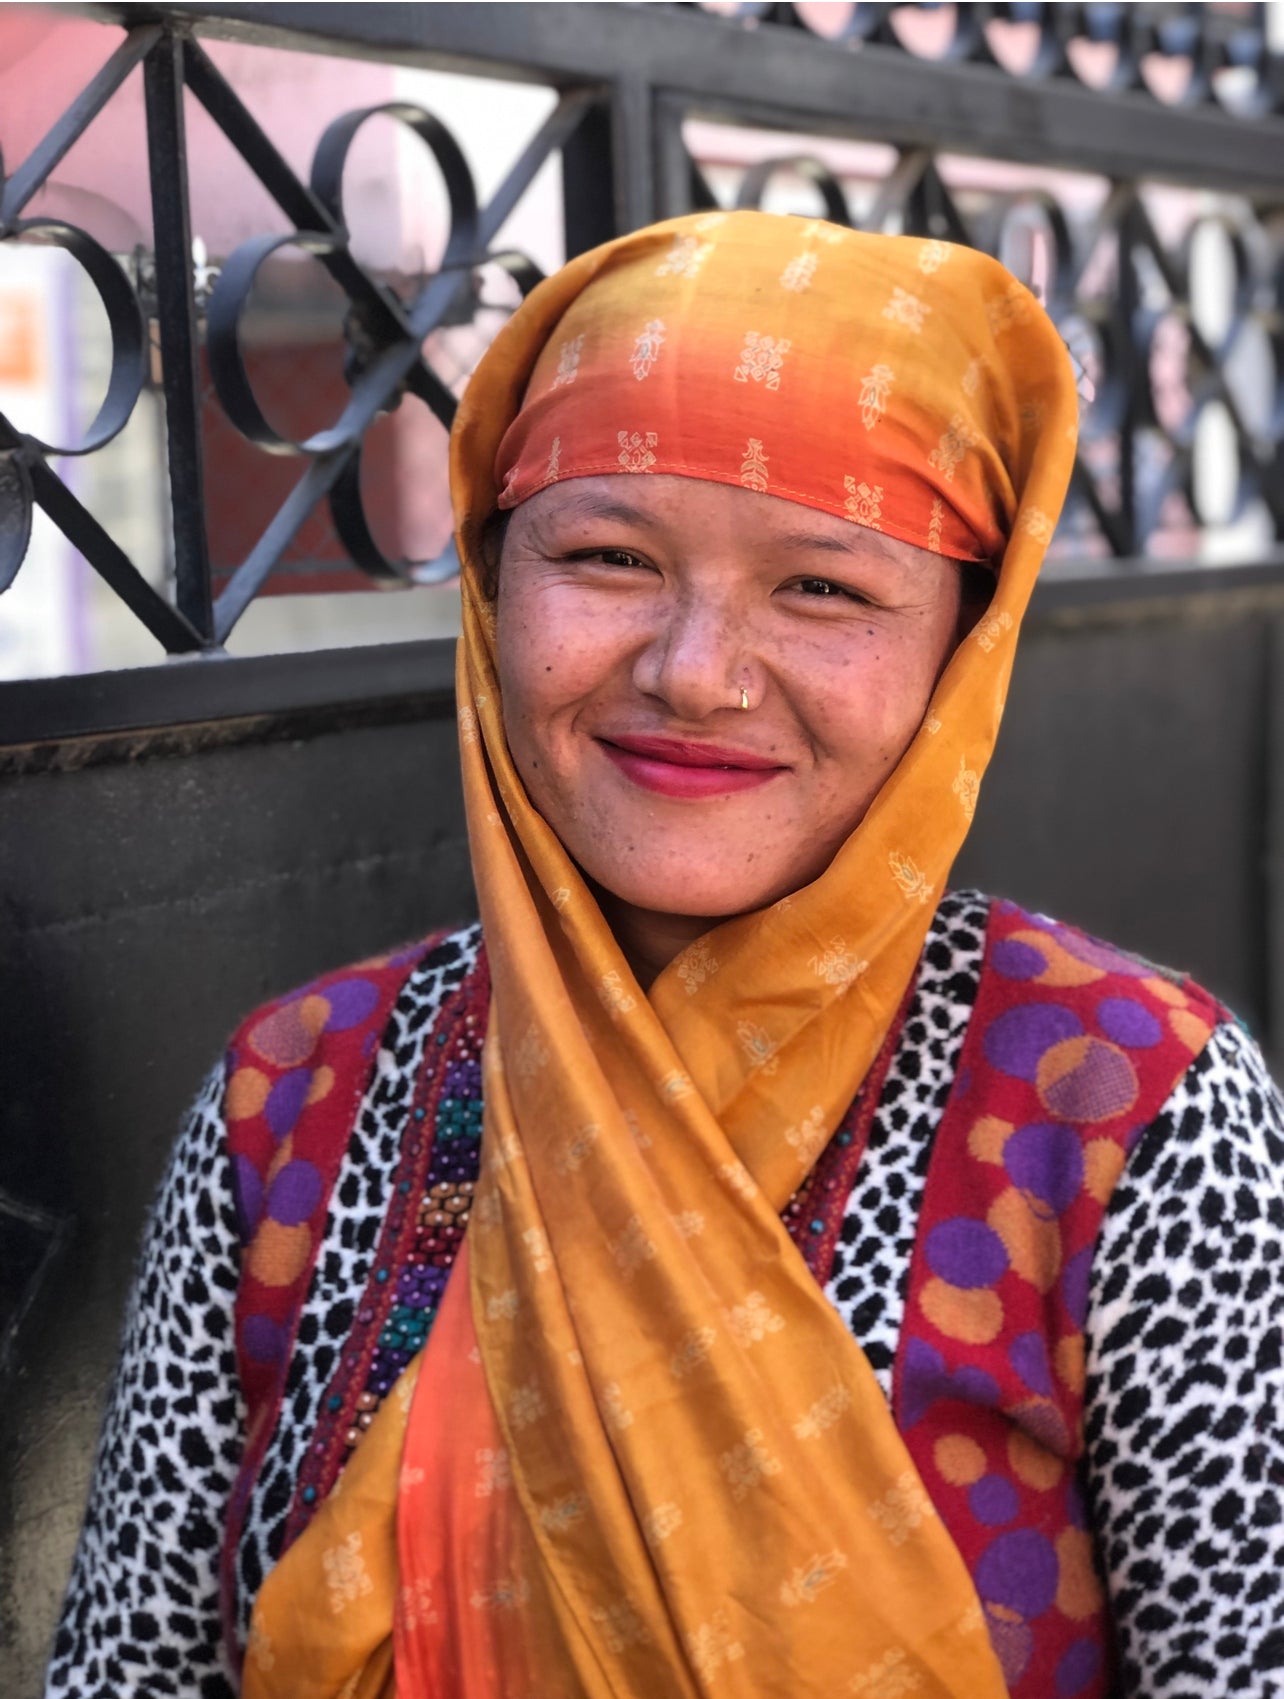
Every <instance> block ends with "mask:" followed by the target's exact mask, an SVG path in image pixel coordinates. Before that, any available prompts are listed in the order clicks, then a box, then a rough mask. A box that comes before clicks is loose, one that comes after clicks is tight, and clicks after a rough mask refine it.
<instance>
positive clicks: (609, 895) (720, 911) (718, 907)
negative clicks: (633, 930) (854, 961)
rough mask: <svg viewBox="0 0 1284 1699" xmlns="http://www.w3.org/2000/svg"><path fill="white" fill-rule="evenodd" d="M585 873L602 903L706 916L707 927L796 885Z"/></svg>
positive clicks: (687, 916) (750, 909) (689, 916)
mask: <svg viewBox="0 0 1284 1699" xmlns="http://www.w3.org/2000/svg"><path fill="white" fill-rule="evenodd" d="M589 877H590V878H591V879H592V880H593V883H594V884H595V885H596V886H597V889H598V892H599V894H600V896H601V898H602V899H603V906H604V907H606V908H608V909H609V908H610V907H611V906H613V905H614V904H624V905H625V906H627V907H628V908H632V909H640V910H642V911H644V912H646V913H648V914H664V915H673V916H675V917H678V916H681V917H683V918H685V919H692V920H696V919H698V920H707V921H708V922H709V925H710V926H711V927H713V926H716V925H718V923H719V922H720V921H723V920H730V919H731V918H732V917H733V916H735V915H738V914H749V913H751V912H753V911H754V910H755V909H760V908H765V907H766V906H767V905H768V903H772V902H775V901H776V900H777V899H778V898H780V897H782V896H784V895H786V894H787V892H788V891H790V890H793V889H796V888H797V887H796V885H794V884H791V883H790V882H789V881H787V880H786V881H773V882H771V883H761V884H760V883H758V882H750V881H746V880H745V879H743V878H737V879H734V880H708V879H701V878H699V877H697V876H695V875H692V876H691V877H689V878H683V877H681V876H676V877H674V878H666V879H647V878H641V879H621V878H620V877H619V875H618V872H617V873H613V874H612V875H611V876H610V880H609V883H608V881H607V880H605V879H600V878H597V877H595V876H594V875H593V874H592V872H591V871H590V873H589Z"/></svg>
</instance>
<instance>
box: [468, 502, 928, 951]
mask: <svg viewBox="0 0 1284 1699" xmlns="http://www.w3.org/2000/svg"><path fill="white" fill-rule="evenodd" d="M960 603H961V598H960V575H959V569H958V567H957V565H956V563H954V562H953V561H950V560H945V559H942V558H941V557H940V556H938V555H933V554H929V553H928V552H927V551H925V550H923V549H918V548H915V547H913V546H912V545H910V544H908V543H902V542H899V541H898V540H897V539H895V538H893V537H886V536H883V535H882V534H881V533H879V532H876V531H871V530H868V529H866V528H864V527H863V526H860V525H855V524H852V523H849V522H848V521H846V520H842V519H837V518H834V517H833V516H832V515H830V514H826V513H819V512H816V511H814V510H813V509H811V508H807V507H803V506H801V505H799V504H797V503H794V502H790V501H783V500H780V499H778V498H777V497H774V496H766V495H759V494H757V493H756V492H754V491H751V490H740V489H734V488H732V487H730V486H728V485H724V484H714V483H706V482H702V481H699V480H697V479H694V478H682V477H660V476H656V477H652V476H640V477H636V476H628V475H617V476H610V477H601V478H575V479H570V480H568V481H566V482H565V483H560V484H554V485H552V486H550V487H549V488H548V489H546V490H542V491H541V492H540V493H539V494H538V495H536V496H532V497H531V499H530V500H529V501H526V502H523V503H522V505H521V506H520V507H518V508H516V509H515V510H514V512H513V514H512V518H511V520H510V523H509V526H508V530H507V533H506V535H505V539H504V546H503V553H502V558H501V563H500V572H499V590H498V633H497V638H498V650H499V676H500V684H501V689H502V692H503V704H504V723H505V726H506V728H507V732H508V741H509V745H510V747H511V749H512V753H513V759H514V761H515V763H516V766H517V770H518V772H519V774H520V775H521V778H522V781H523V783H524V784H525V786H526V788H527V791H528V792H529V794H530V797H531V800H532V802H533V803H534V804H535V806H536V807H537V808H538V809H539V811H540V813H541V814H542V815H543V816H544V818H545V820H547V822H548V824H549V825H550V826H551V827H552V828H553V830H554V831H555V832H556V833H557V835H558V837H559V838H560V839H561V840H562V842H563V844H564V845H565V846H566V848H567V850H568V851H569V852H570V854H571V856H572V857H573V858H574V859H575V861H576V862H577V863H578V864H579V865H580V867H581V868H582V869H583V870H584V872H585V873H586V874H588V876H589V877H590V878H591V879H593V880H594V881H596V882H597V883H598V884H599V885H601V886H603V887H605V889H606V890H607V891H609V892H612V893H614V895H615V896H616V897H618V898H620V899H621V900H622V901H624V902H626V903H629V904H632V905H634V906H636V907H638V908H641V909H646V910H650V911H654V912H658V913H663V914H672V915H693V916H707V917H709V918H711V919H712V918H720V917H723V916H727V915H731V914H737V913H741V912H744V911H747V910H751V909H756V908H761V907H762V906H763V905H764V904H767V903H770V902H773V901H774V900H776V899H777V898H779V897H782V896H784V895H786V894H787V893H788V892H791V891H795V890H797V889H799V887H801V886H803V885H805V884H808V883H809V882H810V881H811V880H813V879H815V878H816V877H817V876H818V875H819V874H820V873H822V872H823V871H824V869H825V868H826V867H827V866H828V864H829V862H830V861H831V859H832V858H833V856H834V853H835V851H836V850H837V849H838V848H839V846H840V845H841V844H842V843H843V841H844V839H845V838H846V837H847V836H848V834H849V833H850V832H851V831H852V829H853V828H854V827H855V826H856V825H857V824H858V823H859V822H860V820H861V818H862V817H863V816H864V814H865V811H866V809H867V808H868V807H869V805H870V803H871V801H872V800H873V798H874V796H875V795H876V793H877V792H878V789H879V787H880V786H881V785H882V783H883V781H884V779H885V778H886V777H887V775H888V774H889V773H890V772H891V771H892V769H893V768H894V767H895V766H896V763H897V762H898V761H899V760H900V758H901V755H902V754H903V753H904V751H905V749H906V748H907V746H908V745H909V743H910V741H911V739H912V738H913V736H914V734H915V732H916V731H917V730H918V727H919V724H920V723H921V721H922V719H923V715H924V712H925V710H926V708H927V704H928V700H929V698H930V696H931V694H932V689H933V687H934V685H935V683H936V680H937V678H938V676H939V675H940V672H941V670H942V668H943V667H944V665H945V663H946V661H947V660H948V659H949V656H950V654H951V653H952V651H953V649H954V646H955V643H956V642H957V641H958V637H959V634H960V614H961V605H960ZM742 687H743V688H744V690H745V692H746V693H747V697H748V702H749V710H748V711H747V712H746V711H742V710H741V708H740V701H741V688H742Z"/></svg>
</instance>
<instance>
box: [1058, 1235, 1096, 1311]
mask: <svg viewBox="0 0 1284 1699" xmlns="http://www.w3.org/2000/svg"><path fill="white" fill-rule="evenodd" d="M1093 1248H1094V1247H1093V1246H1092V1245H1085V1246H1084V1248H1083V1250H1081V1251H1076V1252H1075V1254H1074V1255H1073V1256H1072V1257H1071V1258H1070V1260H1069V1262H1067V1263H1066V1265H1065V1268H1064V1269H1063V1270H1062V1273H1061V1296H1062V1299H1063V1301H1064V1303H1065V1306H1066V1309H1067V1310H1068V1311H1069V1312H1070V1316H1071V1319H1072V1320H1073V1321H1074V1323H1075V1325H1076V1326H1077V1327H1082V1326H1083V1324H1084V1322H1085V1321H1087V1319H1088V1285H1089V1280H1090V1278H1091V1275H1092V1252H1093Z"/></svg>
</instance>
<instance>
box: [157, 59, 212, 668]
mask: <svg viewBox="0 0 1284 1699" xmlns="http://www.w3.org/2000/svg"><path fill="white" fill-rule="evenodd" d="M183 56H184V43H183V37H182V36H181V35H180V34H176V33H174V32H172V31H168V30H167V31H166V33H165V35H164V36H163V37H162V38H161V40H160V41H159V42H158V43H157V44H156V46H155V47H153V48H152V50H151V52H150V53H149V54H148V55H147V58H146V61H145V62H144V65H143V81H144V89H145V93H146V100H147V159H148V167H149V170H150V175H151V191H152V225H153V238H152V239H153V244H154V247H155V252H156V297H157V308H158V314H159V318H160V345H161V365H162V371H163V378H164V386H165V428H166V437H167V439H168V444H169V488H170V507H171V509H172V511H173V516H174V567H175V577H176V595H177V602H178V609H179V612H180V613H182V614H183V615H184V616H185V617H186V618H187V619H188V620H189V621H190V622H191V624H192V625H194V626H195V627H196V629H197V631H199V632H200V633H201V636H202V637H203V638H205V639H207V640H209V641H211V642H212V641H213V632H214V615H213V606H212V598H211V594H210V562H209V542H208V538H207V537H206V534H205V488H204V484H205V480H204V474H203V467H202V459H201V386H200V372H199V367H198V364H197V342H198V332H197V323H196V298H195V294H194V292H193V287H192V219H191V208H190V206H189V203H188V191H187V132H186V125H185V123H184V115H183Z"/></svg>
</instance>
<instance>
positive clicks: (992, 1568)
mask: <svg viewBox="0 0 1284 1699" xmlns="http://www.w3.org/2000/svg"><path fill="white" fill-rule="evenodd" d="M974 1573H975V1579H976V1589H977V1592H978V1593H980V1595H981V1598H982V1601H983V1602H984V1603H985V1604H987V1605H1005V1606H1006V1607H1007V1609H1008V1610H1012V1611H1016V1613H1017V1614H1018V1615H1019V1616H1023V1617H1026V1618H1029V1617H1033V1616H1042V1615H1043V1613H1044V1611H1046V1610H1047V1609H1048V1608H1049V1606H1050V1605H1051V1604H1052V1601H1053V1600H1054V1599H1055V1598H1056V1596H1057V1578H1058V1574H1059V1570H1058V1565H1057V1554H1056V1552H1055V1551H1054V1549H1053V1546H1052V1542H1051V1540H1049V1539H1047V1538H1046V1537H1045V1536H1044V1535H1043V1534H1040V1533H1036V1531H1035V1530H1034V1529H1033V1528H1014V1529H1013V1530H1012V1532H1011V1533H1008V1534H1000V1535H999V1537H998V1538H997V1539H996V1540H995V1541H994V1542H993V1544H992V1545H990V1546H989V1547H988V1548H987V1549H986V1551H985V1552H984V1553H983V1554H982V1557H981V1561H980V1563H978V1564H977V1566H976V1570H975V1572H974Z"/></svg>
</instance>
